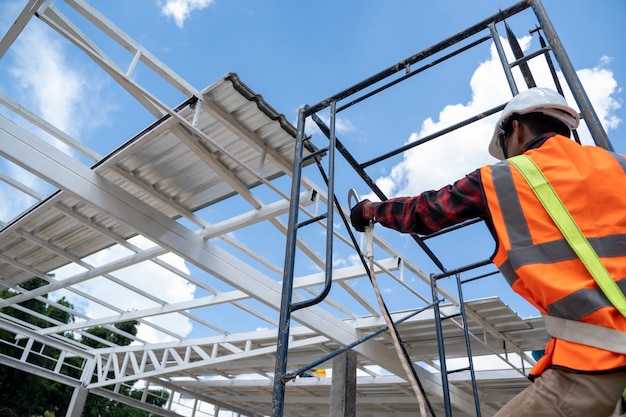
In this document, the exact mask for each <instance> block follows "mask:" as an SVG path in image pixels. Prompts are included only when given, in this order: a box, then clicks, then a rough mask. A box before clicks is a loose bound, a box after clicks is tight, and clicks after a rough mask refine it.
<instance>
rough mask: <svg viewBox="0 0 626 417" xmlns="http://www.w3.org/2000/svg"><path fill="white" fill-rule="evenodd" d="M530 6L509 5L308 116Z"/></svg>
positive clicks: (335, 97)
mask: <svg viewBox="0 0 626 417" xmlns="http://www.w3.org/2000/svg"><path fill="white" fill-rule="evenodd" d="M528 7H529V5H528V0H522V1H520V2H518V3H516V4H514V5H512V6H511V7H508V8H506V9H504V10H500V11H499V12H498V13H496V14H494V15H492V16H490V17H488V18H486V19H484V20H482V21H480V22H478V23H477V24H475V25H473V26H470V27H469V28H467V29H465V30H463V31H461V32H458V33H457V34H455V35H453V36H451V37H449V38H447V39H444V40H443V41H441V42H438V43H436V44H434V45H432V46H431V47H429V48H426V49H424V50H422V51H421V52H418V53H417V54H415V55H412V56H410V57H409V58H406V59H404V60H402V61H400V62H398V63H396V64H394V65H392V66H390V67H388V68H386V69H384V70H382V71H380V72H379V73H377V74H374V75H373V76H371V77H368V78H366V79H365V80H363V81H361V82H359V83H357V84H355V85H353V86H352V87H349V88H347V89H345V90H343V91H340V92H339V93H337V94H334V95H333V96H331V97H329V98H327V99H325V100H322V101H321V102H319V103H317V104H314V105H312V106H310V107H309V109H308V111H307V116H310V115H312V114H314V113H317V112H318V111H320V110H322V109H325V108H326V107H328V106H329V105H330V103H332V102H333V101H340V100H343V99H344V98H346V97H348V96H351V95H352V94H355V93H358V92H359V91H361V90H363V89H365V88H367V87H369V86H371V85H373V84H375V83H377V82H379V81H381V80H383V79H385V78H387V77H389V76H391V75H393V74H395V73H396V72H398V71H403V70H405V69H406V68H410V66H411V65H412V64H414V63H416V62H419V61H421V60H422V59H425V58H427V57H429V56H431V55H434V54H436V53H437V52H440V51H442V50H444V49H446V48H449V47H450V46H451V45H454V44H456V43H458V42H460V41H462V40H464V39H467V38H469V37H470V36H472V35H475V34H476V33H478V32H480V31H481V30H483V29H485V28H487V27H488V26H489V25H490V24H491V23H492V22H500V21H502V20H504V19H506V18H507V17H509V16H512V15H514V14H516V13H519V12H521V11H522V10H524V9H527V8H528Z"/></svg>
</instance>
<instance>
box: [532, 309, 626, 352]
mask: <svg viewBox="0 0 626 417" xmlns="http://www.w3.org/2000/svg"><path fill="white" fill-rule="evenodd" d="M543 321H544V323H545V325H546V330H547V332H548V333H549V334H550V336H552V337H556V338H557V339H563V340H567V341H568V342H574V343H579V344H581V345H587V346H593V347H597V348H599V349H604V350H608V351H611V352H616V353H622V354H624V355H626V332H622V331H619V330H615V329H609V328H608V327H602V326H598V325H595V324H591V323H584V322H582V321H576V320H568V319H564V318H561V317H555V316H550V315H547V314H544V315H543Z"/></svg>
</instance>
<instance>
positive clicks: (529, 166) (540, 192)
mask: <svg viewBox="0 0 626 417" xmlns="http://www.w3.org/2000/svg"><path fill="white" fill-rule="evenodd" d="M508 161H509V162H511V163H512V164H513V165H514V166H515V167H516V168H517V169H518V170H519V172H520V173H521V174H522V176H523V177H524V179H525V180H526V181H527V182H528V184H529V185H530V188H531V189H532V190H533V192H534V193H535V195H536V196H537V198H538V199H539V201H541V204H542V205H543V206H544V208H545V209H546V211H547V212H548V214H549V215H550V217H551V218H552V220H553V221H554V223H555V224H556V225H557V227H558V228H559V230H560V231H561V233H563V236H564V237H565V239H566V240H567V242H568V243H569V244H570V246H571V247H572V249H573V250H574V252H576V255H578V257H579V258H580V260H581V261H582V262H583V264H584V265H585V267H586V268H587V270H588V271H589V273H590V274H591V275H592V276H593V278H594V279H595V281H596V282H597V283H598V286H599V287H600V289H601V290H602V292H603V293H604V295H606V297H607V298H608V299H609V301H610V302H611V304H613V306H615V308H617V309H618V310H619V312H620V313H622V315H623V316H624V317H626V296H625V295H624V293H623V292H622V291H621V290H620V288H619V287H618V286H617V283H616V282H615V281H613V278H611V275H610V274H609V272H608V271H607V270H606V267H605V266H604V264H602V262H601V261H600V258H599V257H598V254H597V253H596V252H595V250H593V248H592V247H591V244H589V241H588V240H587V238H586V237H585V236H584V235H583V233H582V231H581V230H580V228H579V227H578V225H577V224H576V222H575V221H574V219H573V218H572V216H571V214H570V213H569V211H567V208H565V205H564V204H563V202H562V201H561V199H560V198H559V196H558V195H557V194H556V192H555V191H554V188H552V185H551V184H550V183H549V182H548V179H547V178H546V177H545V175H543V172H541V170H540V169H539V167H538V166H537V165H536V164H535V162H534V161H533V160H532V159H530V158H529V157H528V156H526V155H517V156H515V157H512V158H509V159H508Z"/></svg>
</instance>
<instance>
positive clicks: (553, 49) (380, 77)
mask: <svg viewBox="0 0 626 417" xmlns="http://www.w3.org/2000/svg"><path fill="white" fill-rule="evenodd" d="M529 8H530V9H532V11H533V12H534V14H535V16H536V19H537V22H538V27H536V28H535V29H533V30H530V31H529V33H530V34H537V36H538V37H539V43H540V46H541V48H540V49H538V50H536V51H533V52H531V53H529V54H527V55H526V56H524V54H523V52H522V51H521V49H520V47H519V45H518V44H517V39H516V38H515V35H514V33H513V31H512V30H511V28H510V27H509V25H508V24H507V23H506V19H507V18H510V17H512V16H514V15H516V14H518V13H520V12H523V11H525V10H527V9H529ZM501 22H502V24H504V26H505V31H506V33H507V36H508V41H509V45H510V47H511V50H512V51H513V54H514V56H515V60H514V61H513V62H509V60H508V58H507V56H506V54H505V50H504V47H503V45H502V43H501V40H500V35H499V33H498V30H497V28H496V25H497V24H498V23H501ZM483 31H488V32H489V34H488V35H485V36H482V37H480V38H479V39H477V40H474V41H472V42H470V43H468V44H466V45H461V46H460V47H458V49H456V50H453V51H452V52H448V53H445V52H446V51H447V50H448V49H449V48H453V47H457V45H458V44H460V43H462V42H463V41H465V40H468V41H469V40H470V39H471V38H472V37H473V36H477V35H479V34H480V32H483ZM541 33H543V34H544V35H545V39H544V38H543V36H542V35H541ZM488 40H491V41H492V42H493V43H494V44H495V46H496V49H497V52H498V57H499V59H500V61H501V64H502V68H503V71H504V75H505V77H506V80H507V82H508V85H509V88H510V90H511V93H512V95H513V96H515V95H517V94H518V92H519V87H518V85H517V82H516V80H515V78H514V75H513V71H512V70H513V69H514V68H516V67H517V68H519V70H520V71H521V73H522V76H523V79H524V82H525V84H526V87H528V88H530V87H535V86H536V85H535V82H534V79H533V75H532V73H531V70H530V67H529V66H528V61H530V60H531V59H533V58H536V57H540V56H543V57H545V59H546V63H547V65H548V67H549V69H550V72H551V75H552V80H553V82H554V85H553V86H551V87H553V88H554V89H556V90H557V91H558V92H559V93H561V94H563V89H562V86H561V83H560V81H559V78H558V75H557V72H556V69H555V66H554V63H553V61H552V56H551V54H552V55H553V56H554V59H555V60H556V62H557V64H558V66H559V68H560V69H561V71H562V74H563V76H564V79H565V81H566V83H567V85H568V87H569V88H570V90H571V92H572V94H573V96H574V99H575V101H576V103H577V105H578V107H579V108H580V111H581V120H584V122H585V123H586V125H587V127H588V128H589V131H590V133H591V137H592V139H593V141H594V142H595V144H596V145H597V146H600V147H602V148H604V149H607V150H609V151H613V147H612V145H611V143H610V141H609V139H608V137H607V135H606V132H605V130H604V128H603V127H602V125H601V123H600V120H599V118H598V116H597V114H596V113H595V110H594V109H593V106H592V104H591V102H590V100H589V97H588V96H587V94H586V92H585V90H584V88H583V86H582V84H581V82H580V79H579V78H578V75H577V74H576V70H575V68H574V66H573V65H572V63H571V61H570V59H569V57H568V55H567V53H566V51H565V49H564V48H563V46H562V43H561V41H560V39H559V37H558V35H557V33H556V30H555V28H554V26H553V25H552V22H551V21H550V19H549V17H548V15H547V12H546V10H545V9H544V7H543V4H542V3H541V0H522V1H520V2H518V3H516V4H514V5H512V6H510V7H508V8H506V9H504V10H500V11H499V12H498V13H496V14H494V15H492V16H490V17H488V18H486V19H484V20H482V21H480V22H478V23H477V24H475V25H473V26H471V27H469V28H467V29H465V30H463V31H461V32H458V33H457V34H455V35H453V36H451V37H449V38H447V39H444V40H442V41H441V42H438V43H436V44H434V45H432V46H430V47H428V48H426V49H424V50H422V51H420V52H418V53H416V54H414V55H412V56H410V57H408V58H406V59H404V60H402V61H400V62H397V63H395V64H393V65H391V66H390V67H388V68H386V69H384V70H382V71H380V72H378V73H376V74H374V75H372V76H370V77H368V78H366V79H364V80H363V81H361V82H359V83H357V84H354V85H352V86H350V87H348V88H346V89H344V90H342V91H340V92H338V93H336V94H334V95H331V96H330V97H328V98H326V99H324V100H321V101H319V102H318V103H316V104H313V105H307V106H304V107H302V108H301V109H300V111H299V114H298V123H297V130H298V134H297V137H296V148H295V153H294V170H293V174H292V181H293V182H292V189H291V209H290V212H289V226H288V234H287V245H286V248H285V268H284V270H283V271H284V275H283V294H282V300H281V311H280V323H279V333H278V337H279V339H278V343H277V347H278V350H277V355H276V368H275V375H274V386H273V401H272V404H273V414H272V416H273V417H282V415H283V404H284V401H285V383H286V382H287V381H289V380H291V379H292V378H293V377H294V376H295V375H298V374H301V373H303V372H305V371H306V370H309V369H312V368H313V367H314V366H316V365H318V364H319V363H322V362H323V361H324V360H327V359H328V358H330V357H334V356H335V355H336V354H338V353H340V352H343V351H344V350H345V349H348V348H350V347H352V346H354V345H356V344H359V343H363V342H365V341H367V340H368V339H369V337H365V338H362V339H360V340H358V341H356V342H355V343H354V344H351V345H349V346H346V347H344V348H342V349H339V350H338V351H336V352H334V353H332V354H330V355H328V356H327V357H324V358H322V359H320V360H319V361H315V362H313V363H311V364H309V365H307V366H304V367H301V368H299V369H298V370H296V371H293V372H287V368H286V366H287V356H288V351H289V323H290V321H291V313H292V312H294V311H296V310H299V309H301V308H306V307H309V306H312V305H315V304H317V303H319V302H321V301H322V300H323V299H324V297H325V296H326V295H327V294H328V293H329V292H330V286H331V284H332V259H333V258H332V256H333V232H332V231H333V225H334V223H333V213H334V210H335V208H333V207H332V203H331V202H333V201H334V204H335V205H336V209H337V210H338V211H339V212H340V211H341V210H340V207H341V205H340V204H339V203H338V199H337V197H336V195H335V164H336V161H335V153H336V152H339V153H340V154H341V156H342V157H343V158H344V159H345V160H346V161H347V163H348V164H349V165H350V167H352V169H353V170H354V171H355V172H356V173H357V174H358V175H359V176H360V177H361V179H362V180H363V181H364V183H365V184H366V185H367V186H368V187H369V189H370V190H371V191H372V192H373V193H374V194H376V196H378V198H380V199H381V201H384V200H387V196H386V195H385V194H384V193H383V191H382V190H381V189H380V188H379V187H378V186H377V185H376V183H375V182H374V181H373V179H372V178H371V177H370V176H369V175H368V173H367V172H366V168H369V167H372V166H374V165H376V164H377V163H379V162H382V161H385V160H387V159H389V158H391V157H393V156H395V155H398V154H401V153H403V152H406V151H407V150H409V149H412V148H414V147H417V146H419V145H421V144H423V143H426V142H429V141H431V140H434V139H436V138H439V137H442V136H444V135H445V134H447V133H450V132H452V131H454V130H456V129H459V128H461V127H463V126H466V125H468V124H471V123H473V122H476V121H478V120H481V119H483V118H485V117H488V116H491V115H493V114H495V113H498V112H499V111H501V110H502V109H503V108H504V106H505V105H506V103H502V104H501V105H498V106H496V107H494V108H492V109H490V110H488V111H486V112H483V113H481V114H477V115H475V116H473V117H471V118H469V119H466V120H463V121H461V122H459V123H457V124H454V125H452V126H450V127H448V128H446V129H443V130H440V131H439V132H436V133H434V134H431V135H429V136H427V137H424V138H420V139H419V140H416V141H414V142H411V143H409V144H407V145H404V146H402V147H399V148H397V149H394V150H392V151H389V152H387V153H385V154H383V155H380V156H378V157H375V158H373V159H371V160H369V161H365V162H359V161H357V159H356V158H355V157H354V156H353V155H352V154H351V153H350V152H349V151H348V149H347V148H346V147H345V146H344V145H343V144H342V143H341V141H340V140H339V138H338V137H337V133H336V119H337V114H338V113H340V112H341V111H343V110H346V109H348V108H350V107H352V106H354V105H356V104H358V103H360V102H362V101H364V100H366V99H368V98H370V97H372V96H374V95H376V94H378V93H380V92H382V91H384V90H386V89H388V88H390V87H392V86H395V85H397V84H399V83H401V82H402V81H404V80H406V79H408V78H410V77H412V76H414V75H417V74H419V73H421V72H422V71H425V70H428V69H431V68H434V67H436V66H437V65H438V64H440V63H442V62H444V61H446V60H447V59H449V58H452V57H454V56H456V55H458V54H460V53H462V52H465V51H467V50H469V49H471V48H473V47H475V46H477V45H480V44H482V43H483V42H485V41H488ZM439 53H445V54H444V55H443V56H441V57H439V58H437V59H434V60H433V61H431V62H427V63H426V64H424V65H423V66H421V67H419V68H417V69H413V68H412V66H414V65H416V64H419V63H422V61H425V60H426V59H427V58H430V57H432V56H434V55H436V54H439ZM400 72H405V74H404V75H402V76H399V77H397V78H395V79H393V80H391V81H389V79H390V78H391V77H393V76H395V75H397V74H398V73H400ZM381 84H382V85H381ZM368 89H369V91H367V90H368ZM326 109H328V110H329V111H330V123H329V126H327V125H326V124H325V123H324V121H323V120H322V119H321V118H320V117H319V116H318V113H319V112H321V111H323V110H326ZM308 118H310V119H311V120H312V121H313V122H314V123H315V124H316V125H317V126H318V128H319V129H320V130H321V131H322V133H323V134H324V136H326V138H327V139H328V143H329V144H328V146H326V147H324V148H323V149H322V150H321V151H320V152H325V153H328V162H327V170H328V172H327V173H326V172H324V168H323V167H322V166H321V165H320V164H319V163H318V168H319V169H320V171H321V172H322V177H323V178H324V180H325V182H326V184H327V187H328V188H327V189H328V200H329V208H328V210H327V212H326V213H323V214H321V215H320V216H319V217H318V218H317V219H315V220H321V219H326V220H327V224H328V226H327V235H326V268H325V280H324V281H325V284H324V289H323V291H322V292H320V294H318V296H317V297H315V298H313V299H311V300H308V301H305V302H298V303H292V300H291V295H292V292H293V286H292V285H293V284H292V283H293V278H294V275H293V274H294V262H295V250H296V245H295V242H296V239H297V235H298V231H299V230H300V229H301V228H302V227H304V226H306V225H307V224H309V223H310V222H308V221H307V222H301V223H299V222H298V206H299V200H298V198H299V193H300V181H301V176H302V167H303V163H304V162H305V161H306V160H307V159H308V158H309V157H306V158H303V154H302V150H303V148H304V144H305V143H306V141H308V140H309V139H310V138H308V137H307V135H306V133H305V131H306V121H307V119H308ZM573 134H574V139H575V140H577V141H578V142H580V141H579V138H578V134H577V132H576V131H575V130H574V132H573ZM298 161H300V162H298ZM343 220H344V224H345V225H346V227H347V228H348V229H350V227H349V225H348V222H347V220H346V218H345V216H344V218H343ZM478 221H480V220H475V221H468V222H465V223H463V224H460V225H457V226H454V227H451V228H448V229H445V230H442V231H440V232H438V233H436V234H434V235H440V234H445V233H449V232H451V231H453V230H458V229H460V228H463V227H466V226H469V225H471V224H474V223H476V222H478ZM350 235H351V237H352V239H353V241H354V243H355V247H356V248H357V249H358V245H357V244H356V240H355V239H354V237H353V235H352V232H350ZM434 235H433V236H434ZM412 237H413V239H414V241H415V242H416V244H417V245H418V247H419V248H420V249H421V250H423V251H424V253H426V254H427V255H428V257H429V258H430V259H431V260H432V262H433V263H434V264H435V265H436V266H437V267H438V268H439V269H440V273H436V274H435V273H433V274H431V275H430V277H431V280H430V285H431V289H432V297H433V299H432V301H433V302H432V304H430V306H429V307H428V308H433V309H434V313H435V327H436V332H437V341H438V350H439V363H440V366H441V378H442V387H443V399H444V410H445V415H446V417H450V416H452V405H451V401H450V390H449V386H450V383H449V380H448V376H449V375H450V374H451V373H455V372H460V371H469V372H470V375H471V384H472V391H473V394H474V403H475V412H476V416H478V417H479V416H480V415H481V410H480V401H479V396H478V389H477V386H476V378H475V372H474V365H473V361H472V351H471V338H472V335H471V334H470V331H469V328H468V324H467V312H466V310H465V306H464V301H463V290H462V286H463V284H464V283H467V282H471V281H475V280H477V279H481V278H484V277H486V276H490V275H493V274H496V273H497V272H492V273H488V274H483V275H479V276H474V277H471V278H466V279H461V274H462V273H467V272H473V271H474V270H475V269H476V268H479V267H482V266H485V265H488V264H490V263H491V261H490V260H489V259H486V260H482V261H478V262H475V263H472V264H469V265H466V266H463V267H460V268H456V269H455V270H448V269H447V268H446V267H445V266H444V265H443V263H442V262H441V261H440V260H439V259H438V257H437V256H436V255H435V253H434V252H433V250H431V248H430V247H429V246H428V245H427V244H426V242H425V240H426V239H427V238H424V237H421V236H418V235H412ZM431 237H432V236H431ZM361 258H362V260H363V255H362V254H361ZM363 266H364V268H365V269H366V270H368V267H367V265H366V264H365V262H363ZM368 273H369V271H368ZM450 276H454V277H455V279H456V284H457V289H458V300H455V301H454V302H455V303H458V305H459V310H458V312H457V313H454V314H453V315H448V316H446V315H442V313H441V308H440V303H441V302H442V301H443V300H445V299H446V298H449V297H450V296H449V294H446V293H445V291H442V290H441V289H440V288H439V286H438V281H439V280H441V279H443V278H447V277H450ZM441 297H443V298H441ZM420 311H421V310H420ZM456 317H459V318H460V323H458V325H459V326H460V327H461V328H462V329H463V335H464V340H465V345H466V349H467V354H468V363H469V365H468V366H467V367H464V368H460V369H454V370H448V369H447V367H446V356H445V346H444V345H445V336H444V334H443V330H442V325H441V324H442V321H443V320H448V319H454V318H456ZM384 330H386V328H383V329H382V330H381V331H384ZM389 330H390V331H391V329H389ZM405 352H406V351H405ZM522 366H523V362H522ZM430 411H431V413H432V415H433V416H434V412H433V410H432V408H431V409H430Z"/></svg>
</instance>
